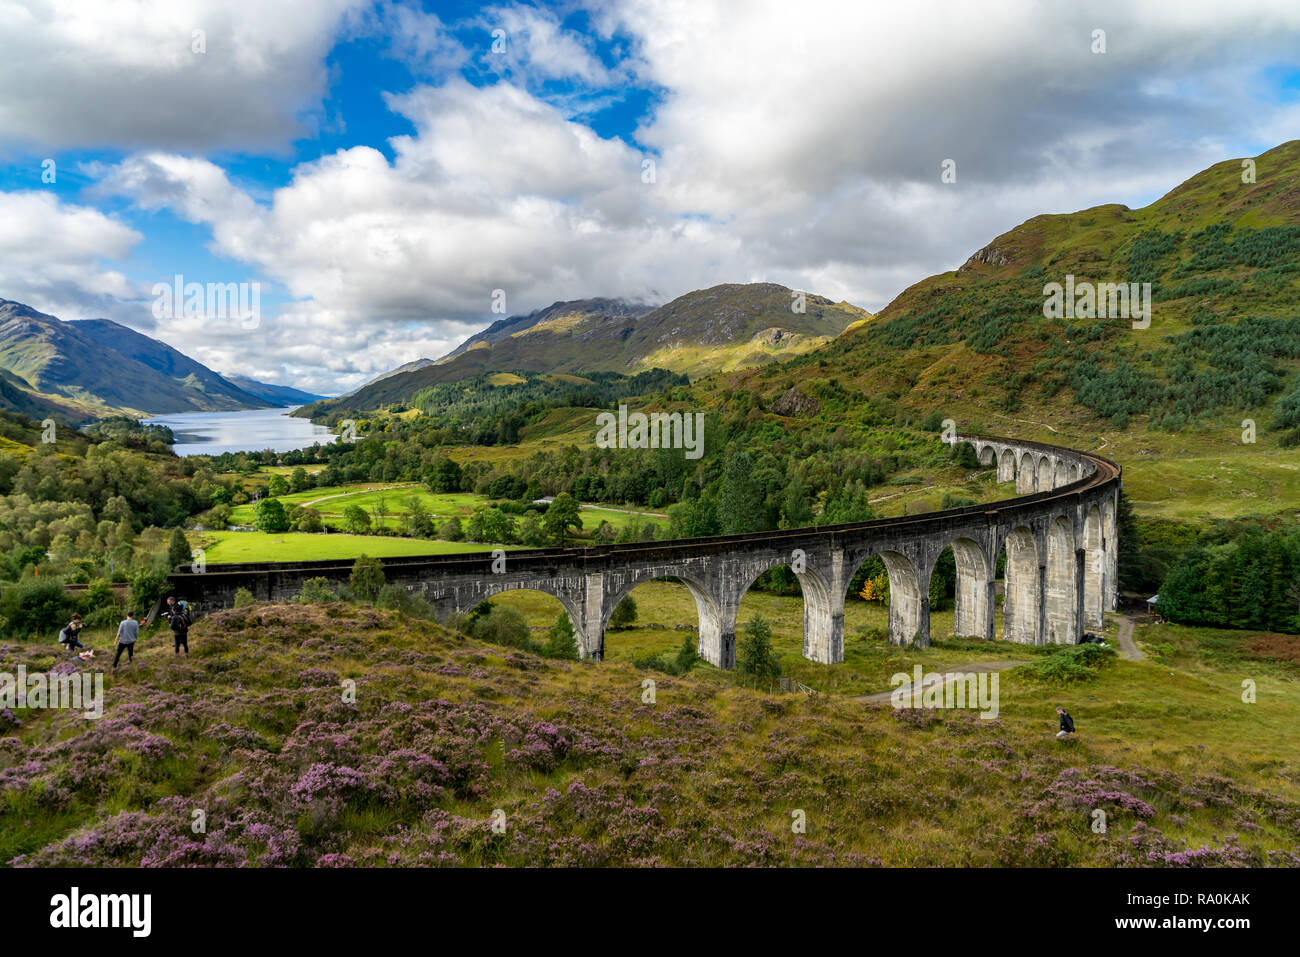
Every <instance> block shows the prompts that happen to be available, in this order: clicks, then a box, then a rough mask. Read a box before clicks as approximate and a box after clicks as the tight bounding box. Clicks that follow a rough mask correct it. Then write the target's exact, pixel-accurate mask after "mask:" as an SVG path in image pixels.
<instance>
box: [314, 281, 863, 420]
mask: <svg viewBox="0 0 1300 957" xmlns="http://www.w3.org/2000/svg"><path fill="white" fill-rule="evenodd" d="M794 295H795V294H794V292H793V291H792V290H790V289H788V288H786V287H785V286H779V285H776V284H774V283H749V284H726V285H721V286H714V287H712V288H710V289H702V290H697V291H696V292H691V293H687V294H686V295H684V296H680V297H678V298H677V299H674V300H673V301H672V302H670V303H668V304H667V305H664V306H660V307H659V308H657V309H651V308H649V307H644V306H635V305H630V304H628V303H626V302H623V301H622V300H610V299H584V300H575V301H572V302H559V303H555V304H553V305H551V306H548V307H547V308H546V309H544V310H538V311H537V312H534V313H530V314H529V315H527V316H515V317H511V318H510V319H505V320H501V321H499V322H497V323H495V324H494V325H492V326H490V327H489V328H488V329H486V330H484V332H482V333H479V334H478V335H477V336H474V337H472V338H471V339H469V340H467V341H466V342H465V343H464V344H462V345H461V346H460V347H459V348H457V349H456V350H454V351H453V352H451V353H449V354H448V355H447V356H446V357H444V358H443V359H440V360H438V361H437V362H435V363H434V364H433V365H429V366H425V367H423V368H419V369H415V370H413V371H410V372H405V373H401V374H396V375H389V376H387V377H385V378H383V379H381V380H377V381H374V382H372V383H370V384H369V385H368V386H364V387H362V388H361V389H359V390H357V391H356V392H353V393H352V394H351V395H349V396H345V397H343V398H342V399H339V400H334V401H333V402H326V403H320V404H319V405H317V406H314V407H313V408H312V410H311V411H312V414H313V415H316V414H328V413H332V412H338V411H340V410H342V409H345V408H346V409H356V410H371V409H378V408H382V407H384V406H387V405H392V404H395V403H406V402H409V401H410V400H411V398H412V397H413V396H414V395H415V394H416V393H418V392H420V391H421V390H422V389H426V388H428V387H430V386H434V385H438V384H441V383H447V382H459V381H461V380H464V379H468V378H472V377H474V376H479V375H483V374H485V373H491V372H546V373H579V372H620V373H624V374H628V375H631V374H635V373H637V372H642V371H645V370H648V369H652V368H661V369H669V370H671V371H674V372H683V373H687V374H689V375H691V376H699V375H705V374H708V373H710V372H714V371H725V370H730V369H736V368H743V367H747V366H754V365H761V364H766V363H768V362H772V361H775V360H779V359H784V358H788V357H789V356H793V355H798V354H800V353H802V352H806V351H808V350H809V349H813V348H816V347H817V346H818V345H822V344H824V343H827V342H829V341H831V339H832V338H833V337H834V336H836V335H838V334H839V333H840V332H842V331H843V330H844V329H846V328H847V327H848V326H849V325H850V324H852V323H855V322H860V321H861V320H863V319H864V318H870V314H869V313H866V312H864V311H863V310H861V309H859V308H857V307H855V306H851V305H849V304H847V303H833V302H831V301H830V300H829V299H826V298H824V297H822V296H815V295H812V294H802V297H803V298H802V300H801V301H800V302H799V303H798V304H797V307H799V308H801V311H796V302H795V299H794Z"/></svg>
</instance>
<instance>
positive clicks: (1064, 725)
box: [1056, 708, 1074, 739]
mask: <svg viewBox="0 0 1300 957" xmlns="http://www.w3.org/2000/svg"><path fill="white" fill-rule="evenodd" d="M1056 713H1057V714H1059V715H1060V716H1061V730H1060V731H1058V732H1056V736H1057V737H1058V738H1062V739H1064V738H1068V737H1069V736H1070V735H1072V734H1074V719H1073V718H1071V717H1070V712H1068V711H1066V710H1065V709H1064V708H1057V709H1056Z"/></svg>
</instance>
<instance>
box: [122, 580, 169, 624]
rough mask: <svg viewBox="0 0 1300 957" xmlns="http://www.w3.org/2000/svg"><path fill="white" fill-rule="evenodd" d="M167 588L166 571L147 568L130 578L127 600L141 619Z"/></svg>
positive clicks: (142, 619)
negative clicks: (129, 593)
mask: <svg viewBox="0 0 1300 957" xmlns="http://www.w3.org/2000/svg"><path fill="white" fill-rule="evenodd" d="M166 590H167V573H166V572H165V571H163V570H161V569H156V568H154V569H149V570H148V571H143V572H139V573H137V574H136V576H135V577H134V578H133V579H131V598H130V600H129V602H128V604H130V606H131V608H132V609H134V611H135V613H136V615H138V616H139V618H140V620H141V621H144V619H145V617H146V616H147V615H148V614H149V609H151V608H153V606H154V603H155V602H156V601H158V599H159V598H160V597H162V593H163V592H164V591H166Z"/></svg>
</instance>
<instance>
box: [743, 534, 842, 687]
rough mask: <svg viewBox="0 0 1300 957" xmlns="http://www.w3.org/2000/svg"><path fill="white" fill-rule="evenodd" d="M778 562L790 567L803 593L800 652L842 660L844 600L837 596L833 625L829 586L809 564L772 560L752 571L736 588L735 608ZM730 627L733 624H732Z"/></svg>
mask: <svg viewBox="0 0 1300 957" xmlns="http://www.w3.org/2000/svg"><path fill="white" fill-rule="evenodd" d="M782 566H785V567H788V568H790V571H791V572H793V573H794V577H795V578H796V579H798V581H799V590H800V592H802V594H803V656H804V657H805V658H808V659H810V660H812V661H821V662H825V663H828V664H829V663H832V662H837V661H843V660H844V604H843V601H842V600H841V601H840V603H839V622H838V629H837V628H836V621H835V617H836V616H835V611H834V604H835V603H834V602H833V600H832V596H831V588H830V585H829V583H828V582H827V581H826V579H825V577H823V575H822V574H821V573H820V572H818V571H816V570H814V569H812V568H809V567H805V568H804V570H803V571H796V570H795V569H794V567H793V566H791V565H790V563H789V562H788V561H786V560H784V559H776V560H773V561H772V562H771V563H770V564H767V565H765V566H763V567H762V568H760V569H759V570H758V571H756V572H754V573H753V575H752V577H750V578H749V581H748V582H746V583H745V587H744V588H742V589H741V590H740V591H739V593H738V594H739V595H740V599H739V601H737V603H736V610H737V612H739V610H740V602H743V601H744V599H745V595H747V594H748V593H749V590H750V589H751V588H753V587H754V582H756V581H758V579H759V577H760V576H761V575H763V574H764V573H766V572H769V571H771V570H772V569H773V568H780V567H782ZM733 627H734V626H733Z"/></svg>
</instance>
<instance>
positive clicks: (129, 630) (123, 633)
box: [113, 611, 140, 668]
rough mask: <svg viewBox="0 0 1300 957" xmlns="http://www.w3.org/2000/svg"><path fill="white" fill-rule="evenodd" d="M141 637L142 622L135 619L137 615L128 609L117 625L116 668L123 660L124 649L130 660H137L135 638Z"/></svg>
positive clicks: (114, 658)
mask: <svg viewBox="0 0 1300 957" xmlns="http://www.w3.org/2000/svg"><path fill="white" fill-rule="evenodd" d="M139 637H140V623H139V622H138V621H136V620H135V615H134V614H133V613H131V612H129V611H128V612H127V613H126V617H125V618H123V619H122V622H121V624H119V625H118V626H117V654H115V655H113V667H114V668H116V667H117V663H118V661H120V660H121V658H122V652H123V651H125V652H126V660H127V661H128V662H133V661H135V640H136V639H137V638H139Z"/></svg>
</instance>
